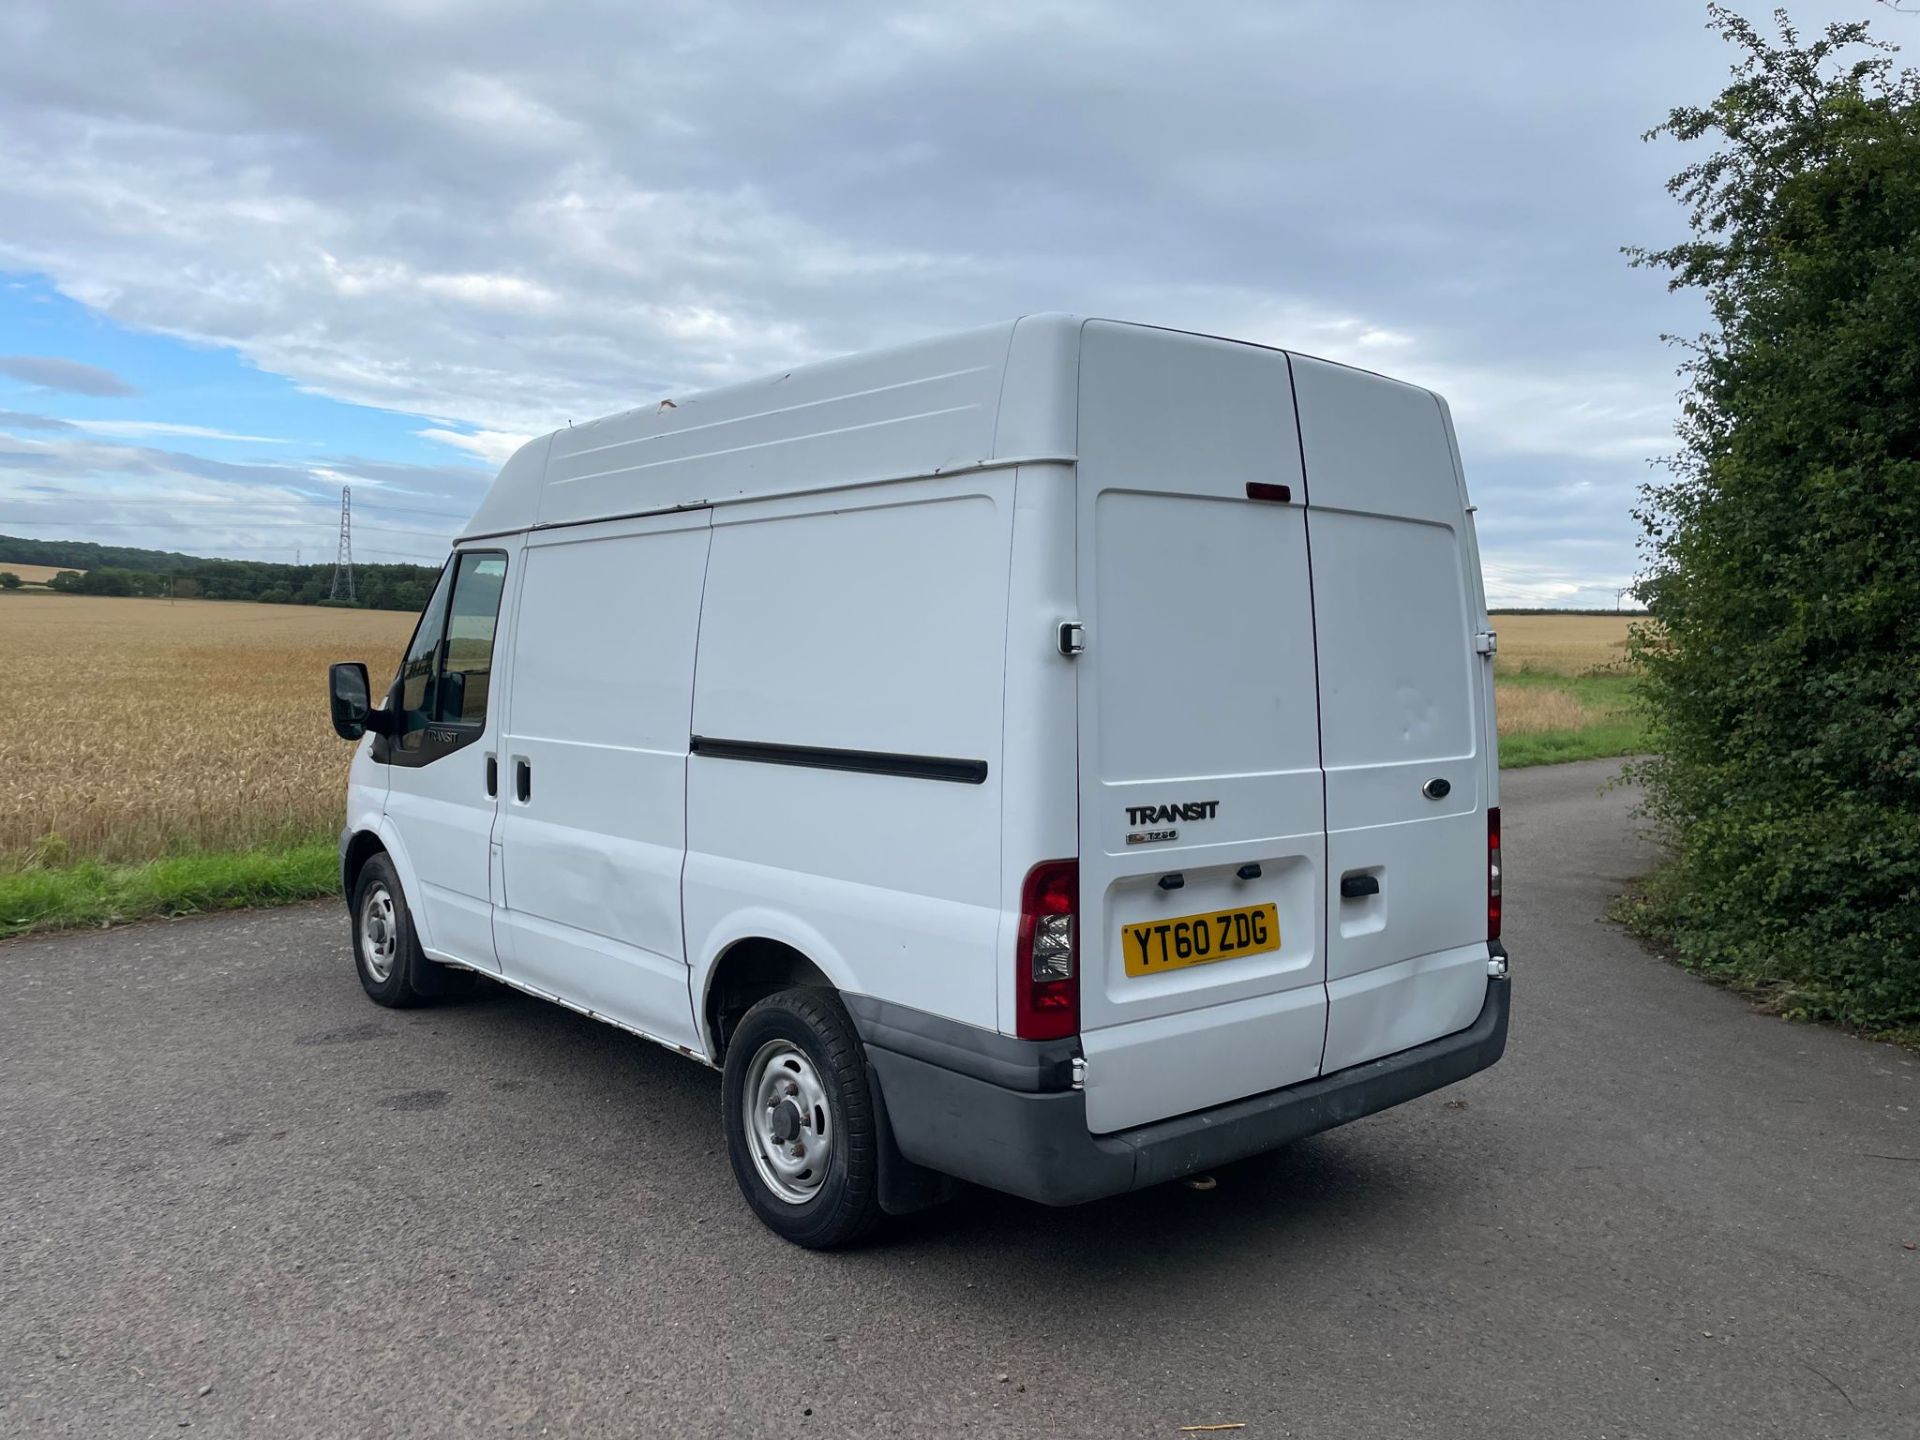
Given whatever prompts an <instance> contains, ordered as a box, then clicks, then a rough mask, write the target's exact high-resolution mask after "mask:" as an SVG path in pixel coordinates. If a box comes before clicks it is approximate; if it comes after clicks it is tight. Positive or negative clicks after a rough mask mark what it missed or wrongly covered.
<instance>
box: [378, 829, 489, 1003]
mask: <svg viewBox="0 0 1920 1440" xmlns="http://www.w3.org/2000/svg"><path fill="white" fill-rule="evenodd" d="M353 968H354V969H355V970H356V971H357V972H358V973H359V976H360V987H361V988H362V989H363V990H365V991H366V992H367V996H368V998H369V999H371V1000H372V1001H373V1002H374V1003H375V1004H378V1005H386V1006H390V1007H392V1008H394V1009H403V1008H405V1007H407V1006H410V1005H418V1004H420V1003H422V1002H423V1001H425V1000H429V999H432V998H434V997H436V996H441V995H455V994H463V993H465V992H466V991H467V990H469V989H471V988H472V985H473V980H474V976H473V972H472V971H471V970H461V969H457V968H455V967H452V966H448V965H437V964H435V963H434V962H433V961H431V960H429V959H427V957H426V956H425V954H423V953H422V952H421V949H420V941H419V938H418V937H417V936H415V934H414V933H413V912H412V911H411V910H409V909H408V908H407V896H406V892H405V891H403V890H402V889H401V888H400V877H399V875H398V874H396V873H395V871H394V868H393V862H392V861H391V860H389V859H388V858H387V857H386V856H385V855H375V856H373V857H372V858H371V859H369V860H368V861H367V863H366V864H365V865H363V866H362V867H361V869H360V875H359V878H358V879H356V880H355V881H354V886H353Z"/></svg>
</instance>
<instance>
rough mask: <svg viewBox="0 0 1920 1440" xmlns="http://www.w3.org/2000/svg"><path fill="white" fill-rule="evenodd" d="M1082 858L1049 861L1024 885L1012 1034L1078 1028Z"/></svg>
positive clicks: (1036, 1035) (1058, 1034) (1041, 1036)
mask: <svg viewBox="0 0 1920 1440" xmlns="http://www.w3.org/2000/svg"><path fill="white" fill-rule="evenodd" d="M1079 909H1080V862H1079V861H1077V860H1047V861H1043V862H1042V863H1041V864H1038V865H1036V866H1034V867H1033V869H1031V870H1029V871H1028V872H1027V879H1026V883H1025V884H1024V885H1022V886H1021V887H1020V939H1019V942H1018V944H1017V945H1016V947H1015V949H1014V958H1013V964H1014V985H1013V993H1014V1033H1015V1034H1017V1035H1018V1036H1019V1037H1020V1038H1021V1039H1022V1040H1061V1039H1064V1038H1066V1037H1067V1036H1069V1035H1074V1034H1078V1033H1079V1030H1080V963H1079V962H1080V956H1079V950H1080V945H1079V934H1078V931H1079Z"/></svg>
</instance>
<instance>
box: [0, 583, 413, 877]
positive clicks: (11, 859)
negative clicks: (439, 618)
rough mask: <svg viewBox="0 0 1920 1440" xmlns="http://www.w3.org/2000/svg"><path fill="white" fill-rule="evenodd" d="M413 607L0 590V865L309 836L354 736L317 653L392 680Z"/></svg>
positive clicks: (331, 800)
mask: <svg viewBox="0 0 1920 1440" xmlns="http://www.w3.org/2000/svg"><path fill="white" fill-rule="evenodd" d="M412 629H413V617H412V616H411V615H400V614H395V613H393V612H390V611H370V610H333V609H324V608H320V607H314V606H295V605H252V604H241V603H238V602H232V601H217V600H179V601H175V602H172V603H169V602H167V601H165V600H138V599H119V598H112V597H107V596H96V595H55V594H47V593H45V592H28V591H12V592H0V774H4V775H5V776H6V784H5V785H4V786H0V866H8V865H13V866H18V865H20V864H23V863H32V862H33V861H36V860H38V861H43V862H46V863H58V862H60V861H62V860H65V859H69V858H74V859H78V858H83V857H84V858H97V859H103V860H141V859H149V858H151V857H153V856H156V855H162V854H169V853H176V852H180V851H191V850H210V849H236V848H241V847H248V846H255V845H276V844H286V843H291V842H293V841H296V840H311V839H313V838H314V837H315V836H316V835H324V834H327V833H329V832H330V831H331V830H332V829H335V828H337V827H338V826H339V823H340V815H341V812H342V808H343V806H344V803H345V785H346V774H347V761H348V758H349V756H350V754H351V748H352V747H350V746H349V745H348V744H347V743H346V742H345V741H343V740H341V739H340V738H339V737H338V736H337V735H335V734H334V733H333V728H332V726H331V725H330V724H329V723H328V720H327V665H328V663H329V662H330V661H334V660H364V661H366V662H367V666H368V669H369V670H371V671H372V672H373V673H374V674H376V675H388V674H391V673H392V672H393V667H394V665H395V663H396V661H397V660H398V657H399V653H400V650H401V648H402V647H403V646H404V645H405V644H406V641H407V636H408V635H409V634H410V633H412Z"/></svg>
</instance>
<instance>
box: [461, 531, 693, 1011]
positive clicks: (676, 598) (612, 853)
mask: <svg viewBox="0 0 1920 1440" xmlns="http://www.w3.org/2000/svg"><path fill="white" fill-rule="evenodd" d="M709 521H710V517H709V512H707V511H705V510H694V511H682V512H679V513H676V514H672V515H656V516H651V517H646V518H643V519H637V520H616V521H605V522H601V523H597V524H592V525H569V526H564V527H557V528H555V529H551V530H536V531H534V532H533V533H532V534H531V535H530V536H529V537H528V539H527V544H526V551H525V554H524V555H523V557H522V559H521V565H522V567H523V571H524V574H523V578H522V582H521V585H520V590H519V610H518V614H517V616H516V619H515V625H514V637H513V655H514V682H513V705H512V710H511V714H510V717H509V722H508V733H507V734H506V736H505V737H504V739H503V741H502V744H501V750H500V757H499V761H500V827H499V831H498V839H499V848H500V865H501V875H502V880H503V889H504V896H503V903H502V904H501V905H500V907H499V908H498V909H497V910H496V912H495V915H494V927H495V931H496V933H497V934H498V935H499V936H500V949H501V956H502V964H503V968H504V971H505V973H506V974H507V976H508V977H509V978H510V979H513V980H516V981H518V982H520V983H522V984H525V985H528V986H531V987H532V988H534V989H536V990H539V991H542V992H544V993H546V994H549V995H552V996H554V997H556V998H558V999H560V1000H562V1001H564V1002H566V1003H567V1004H570V1005H573V1006H575V1007H577V1008H581V1009H585V1010H590V1011H592V1012H593V1013H595V1014H598V1015H603V1016H606V1017H608V1018H610V1019H612V1020H614V1021H616V1022H617V1023H619V1024H621V1025H624V1026H627V1027H628V1028H630V1029H633V1030H637V1031H640V1032H641V1033H642V1034H645V1035H647V1036H649V1037H651V1038H653V1039H656V1040H661V1041H664V1042H666V1043H668V1044H673V1045H694V1044H696V1043H697V1039H698V1034H697V1030H696V1028H695V1026H694V1023H693V1015H692V1009H691V1006H690V1004H689V1002H688V999H687V965H686V955H685V948H684V944H683V940H682V935H681V912H680V871H681V866H682V863H683V860H684V857H685V853H686V813H687V811H686V783H687V739H688V725H689V720H690V717H691V714H692V709H693V661H694V646H695V643H696V639H697V636H698V633H699V620H700V596H701V587H702V585H703V583H704V581H705V577H706V567H707V547H708V538H709V535H710V530H709Z"/></svg>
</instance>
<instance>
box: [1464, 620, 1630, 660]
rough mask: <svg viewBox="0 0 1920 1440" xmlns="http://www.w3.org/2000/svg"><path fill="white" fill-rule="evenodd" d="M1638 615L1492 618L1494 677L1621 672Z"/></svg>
mask: <svg viewBox="0 0 1920 1440" xmlns="http://www.w3.org/2000/svg"><path fill="white" fill-rule="evenodd" d="M1644 620H1645V617H1644V616H1637V615H1496V616H1494V617H1493V628H1494V630H1495V631H1496V632H1497V633H1498V634H1499V636H1500V649H1499V651H1498V653H1497V654H1496V656H1495V657H1494V667H1493V673H1494V674H1495V675H1520V674H1527V673H1532V674H1536V675H1594V674H1604V673H1622V674H1623V673H1625V670H1626V664H1627V632H1628V630H1629V629H1630V628H1631V627H1632V626H1633V625H1634V624H1635V623H1636V621H1638V622H1641V623H1644Z"/></svg>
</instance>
